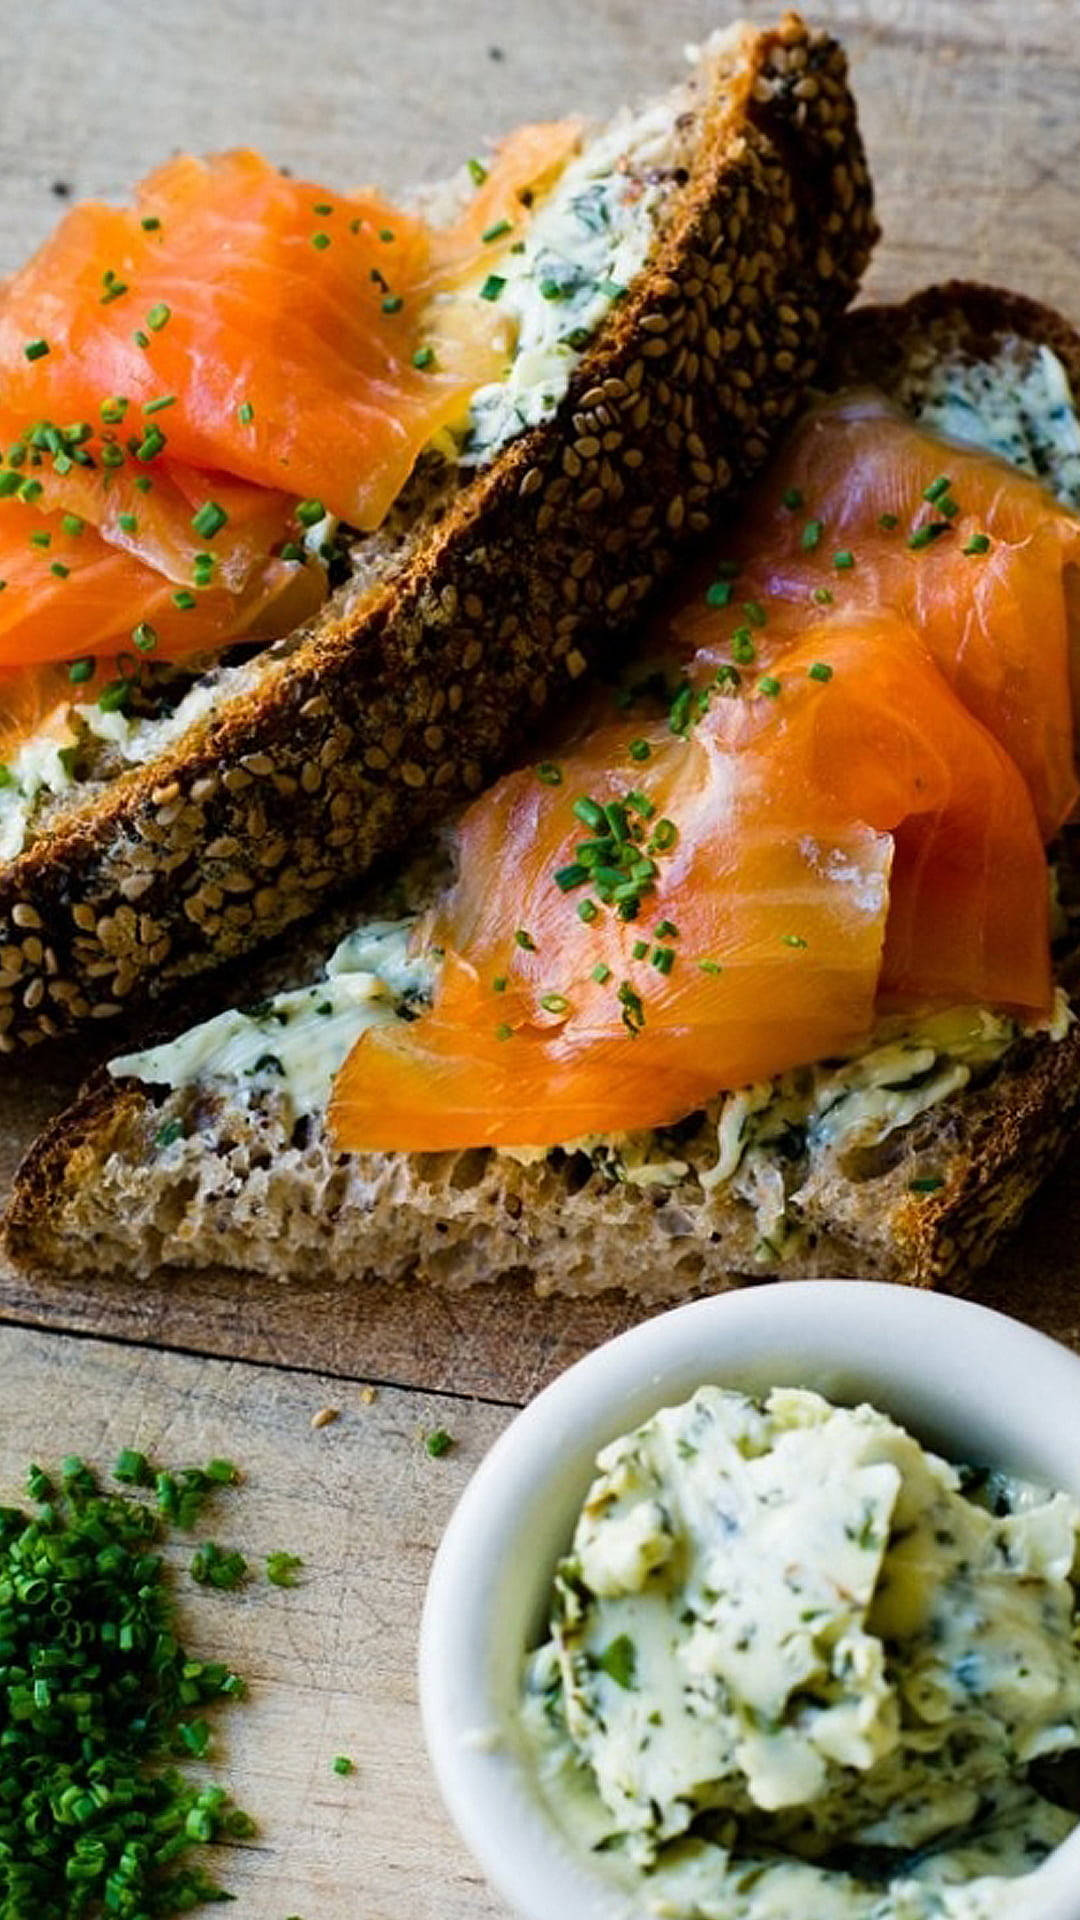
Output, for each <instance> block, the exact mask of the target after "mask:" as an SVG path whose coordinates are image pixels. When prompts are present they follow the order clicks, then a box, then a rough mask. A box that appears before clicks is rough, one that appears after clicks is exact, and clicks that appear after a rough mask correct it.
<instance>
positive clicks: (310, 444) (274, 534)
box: [0, 122, 580, 746]
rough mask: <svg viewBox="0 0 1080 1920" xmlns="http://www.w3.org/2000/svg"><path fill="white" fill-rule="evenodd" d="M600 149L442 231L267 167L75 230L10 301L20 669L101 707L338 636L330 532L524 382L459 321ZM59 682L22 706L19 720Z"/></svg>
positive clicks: (1, 435)
mask: <svg viewBox="0 0 1080 1920" xmlns="http://www.w3.org/2000/svg"><path fill="white" fill-rule="evenodd" d="M579 136H580V129H579V127H578V125H577V123H576V122H558V123H553V124H551V125H538V126H527V127H522V128H520V129H519V130H518V131H517V133H515V134H513V135H511V136H510V138H509V139H508V140H507V141H505V142H504V143H503V146H502V147H501V148H500V149H499V151H498V152H497V154H496V155H495V156H494V158H493V160H492V162H491V165H490V168H488V169H485V168H483V167H481V166H480V165H479V163H475V170H476V173H477V174H478V175H479V176H482V178H481V179H480V184H479V185H478V186H477V187H475V190H474V191H472V192H471V194H470V195H469V196H467V198H466V200H465V202H464V204H463V206H462V207H461V209H460V211H459V213H458V215H457V217H456V218H455V220H454V221H453V222H452V223H451V224H450V225H449V226H447V227H445V228H442V229H439V228H436V227H434V226H433V225H432V224H431V223H430V222H429V221H428V220H426V219H425V218H423V217H422V216H421V215H419V214H413V213H408V212H406V211H404V210H403V209H401V208H398V207H395V206H392V205H391V204H390V203H389V202H388V201H387V200H385V199H384V198H383V197H382V196H381V195H379V194H377V193H375V192H374V191H369V190H364V191H362V192H359V193H349V194H339V193H335V192H334V191H333V190H331V189H329V188H326V187H323V186H320V185H316V184H313V183H311V182H305V181H295V180H291V179H286V178H285V177H284V176H283V175H282V174H280V173H279V172H278V171H277V170H276V169H274V168H273V167H271V166H270V165H269V164H268V163H267V162H266V161H265V160H263V159H262V158H260V156H259V155H258V154H255V153H252V152H248V151H238V152H234V153H227V154H222V155H219V156H217V157H216V158H213V159H210V160H207V161H202V160H197V159H194V158H192V157H191V156H190V155H181V156H180V157H179V158H177V159H175V160H171V161H169V162H168V163H167V164H166V165H165V166H164V167H161V168H160V169H159V170H158V171H157V172H156V173H154V174H152V175H151V176H150V178H149V179H148V180H146V181H144V182H143V184H142V185H141V187H139V188H138V189H137V192H136V196H135V201H134V204H133V205H132V206H130V207H120V208H115V207H109V206H104V205H101V204H99V203H96V202H88V203H85V204H83V205H80V206H78V207H75V208H74V209H73V210H72V211H71V212H70V213H69V214H68V215H67V217H66V218H65V219H64V220H63V221H62V222H61V223H60V225H59V227H58V228H57V229H56V231H55V233H54V234H53V235H52V237H51V238H50V239H49V240H47V241H46V242H45V244H44V246H43V247H41V248H40V249H39V251H38V253H37V254H35V256H34V257H33V259H32V260H30V261H29V262H28V264H27V265H26V266H25V267H24V268H23V269H22V270H21V272H19V273H17V274H16V275H15V276H14V278H13V279H12V280H11V281H9V282H8V283H7V285H6V286H5V287H4V289H3V290H2V291H0V396H2V398H0V668H10V669H15V668H17V667H19V666H24V667H25V668H26V669H27V670H30V669H31V668H34V669H36V668H37V666H38V665H39V664H40V663H45V662H50V661H53V662H58V661H67V662H69V663H70V662H75V663H77V666H78V673H79V683H80V684H82V685H85V671H84V663H85V662H86V661H87V660H88V659H97V658H101V659H103V660H105V659H107V658H108V657H110V656H112V657H115V656H118V655H127V656H130V655H131V654H132V652H133V651H134V652H135V654H136V655H138V654H142V655H143V656H145V657H147V658H149V657H151V656H152V657H155V658H166V659H182V658H187V657H189V656H200V655H204V654H208V653H214V652H220V651H221V649H223V648H224V647H226V646H227V645H228V644H229V643H230V642H232V641H234V640H237V639H241V638H259V639H273V638H276V637H277V636H278V635H280V634H283V633H286V632H288V631H290V630H291V628H292V627H294V626H295V625H297V624H298V623H299V622H300V621H302V620H304V619H306V618H308V617H309V616H310V615H311V614H313V613H314V612H315V611H316V610H317V608H318V606H319V605H320V604H321V602H322V600H323V599H324V598H325V596H326V593H327V590H328V578H327V568H326V564H325V559H326V555H325V553H323V552H321V551H320V549H319V547H318V545H317V544H315V547H314V551H311V550H310V549H311V548H312V546H313V537H312V536H311V533H310V530H311V529H314V528H317V527H318V525H319V523H320V522H321V521H322V520H323V518H324V515H325V514H326V513H330V514H336V515H339V516H341V517H343V518H344V519H345V520H346V521H347V522H349V524H351V525H353V526H355V527H358V528H360V529H368V528H373V527H375V526H377V525H378V524H379V522H380V521H381V519H382V518H383V517H384V515H385V513H386V511H387V509H388V507H389V506H390V505H391V504H392V502H393V500H394V499H395V498H396V496H397V494H398V493H399V491H400V489H401V487H402V485H403V484H404V482H405V480H406V479H407V477H408V475H409V473H410V471H411V469H412V467H413V465H414V463H415V461H416V458H417V456H418V454H419V453H420V452H421V450H422V449H423V448H424V447H425V446H426V445H427V444H428V442H429V441H430V440H432V438H433V437H435V436H436V435H437V434H438V433H439V432H440V431H441V429H443V428H444V427H445V426H447V425H448V424H449V423H451V422H454V421H458V420H461V419H463V418H464V414H465V410H466V407H467V400H468V395H469V393H470V391H471V390H472V389H473V388H474V387H475V386H477V385H480V384H482V383H484V382H485V381H487V380H489V379H491V378H493V377H496V376H497V375H498V374H500V373H501V372H502V371H503V369H504V368H505V366H506V364H507V362H508V359H509V357H510V353H511V351H512V344H513V343H512V341H510V340H509V339H508V337H507V333H506V324H505V323H504V322H500V321H499V320H498V319H497V317H496V315H495V313H494V311H493V308H492V306H491V303H490V302H487V301H484V300H483V299H481V297H480V294H479V291H475V292H474V295H473V297H472V298H471V299H469V298H465V299H462V298H456V299H454V300H447V299H446V298H445V296H447V295H449V294H451V293H454V294H457V295H460V294H461V289H462V285H463V283H464V282H467V281H468V280H469V279H470V276H472V277H474V278H475V277H476V276H477V275H480V274H482V273H483V271H484V267H483V263H484V262H485V261H488V262H493V261H497V259H498V258H499V257H500V256H501V254H502V252H503V251H504V250H505V248H506V247H507V246H510V245H514V244H517V242H518V240H519V238H520V235H521V233H522V231H523V230H524V228H525V226H526V225H527V223H528V220H529V218H530V217H531V215H530V208H531V204H532V201H533V198H534V197H535V195H536V193H537V192H539V191H541V190H542V188H543V187H544V185H545V184H546V183H547V182H548V180H549V179H550V178H551V177H552V175H553V174H554V173H555V172H556V171H557V170H558V168H559V167H560V166H561V165H562V164H563V163H564V162H565V161H566V159H567V158H568V157H569V155H570V154H571V153H572V152H573V150H574V148H575V147H576V145H577V143H578V140H579ZM314 539H315V541H316V542H317V536H314ZM109 670H110V671H112V669H109ZM54 679H57V680H62V676H45V682H42V681H41V680H40V679H36V680H35V682H34V688H33V690H32V694H33V697H31V698H29V699H27V700H26V701H20V700H19V699H18V698H16V697H15V695H14V692H13V690H12V689H11V688H10V685H9V696H10V698H9V719H10V716H11V715H14V714H15V713H16V712H19V711H25V712H26V713H30V712H32V711H34V710H35V707H36V703H37V697H38V689H39V687H40V685H41V684H45V683H47V684H49V685H52V684H53V681H54ZM9 733H10V727H9ZM9 746H10V741H9Z"/></svg>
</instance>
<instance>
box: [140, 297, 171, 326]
mask: <svg viewBox="0 0 1080 1920" xmlns="http://www.w3.org/2000/svg"><path fill="white" fill-rule="evenodd" d="M171 319H172V308H171V307H167V306H166V304H165V302H164V300H159V301H158V304H157V306H156V307H151V309H150V311H149V313H148V314H147V316H146V324H147V326H148V327H149V329H150V331H151V333H160V332H161V329H162V327H164V326H167V325H168V323H169V321H170V320H171Z"/></svg>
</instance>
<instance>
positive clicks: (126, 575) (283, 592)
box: [0, 508, 326, 698]
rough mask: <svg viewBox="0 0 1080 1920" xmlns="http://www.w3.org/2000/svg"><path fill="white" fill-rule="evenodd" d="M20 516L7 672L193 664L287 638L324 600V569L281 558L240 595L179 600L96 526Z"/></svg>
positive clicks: (8, 566) (2, 620) (11, 564)
mask: <svg viewBox="0 0 1080 1920" xmlns="http://www.w3.org/2000/svg"><path fill="white" fill-rule="evenodd" d="M20 511H21V515H22V518H23V521H24V526H23V527H22V528H21V529H20V532H21V534H22V537H21V539H18V540H14V541H11V542H10V543H9V544H8V546H7V549H6V550H2V549H0V566H2V567H3V568H4V569H5V573H4V587H3V591H2V592H0V667H7V668H17V667H30V666H33V665H36V664H38V663H42V662H46V661H63V660H65V659H66V660H67V661H68V662H71V661H72V658H73V656H76V657H77V659H78V660H79V661H80V662H81V661H82V660H84V659H87V658H92V657H97V656H109V657H114V656H117V655H119V654H126V655H127V657H128V659H129V661H130V662H131V663H132V670H134V667H135V666H137V664H138V661H139V659H140V657H142V658H143V659H149V658H153V659H173V660H180V659H186V658H188V657H189V656H192V655H197V654H201V653H205V652H207V651H216V650H218V649H220V648H221V647H223V646H225V645H226V644H228V643H230V642H232V641H235V640H238V639H241V638H244V637H246V636H251V637H255V638H259V639H264V640H269V639H273V638H275V637H276V636H277V635H279V634H282V633H289V632H291V630H292V628H293V627H295V626H298V625H299V624H300V623H301V622H302V621H303V620H306V619H309V618H310V617H311V616H312V615H313V614H314V613H316V612H317V611H318V609H319V607H320V605H321V604H322V601H323V599H324V598H325V594H326V575H325V573H324V571H323V569H322V568H321V567H320V566H318V565H310V564H309V565H307V566H298V565H296V564H295V563H293V562H290V561H287V560H282V559H275V558H273V557H269V558H266V559H263V560H261V561H260V562H259V563H258V564H257V565H256V566H255V567H254V568H253V569H252V571H251V572H250V573H249V575H248V578H247V580H246V582H245V584H244V586H243V587H242V588H241V589H240V591H239V592H236V593H230V592H228V591H226V590H225V589H224V588H214V587H209V588H206V589H204V590H203V591H201V592H199V593H185V592H184V591H183V590H181V591H180V593H179V594H178V593H177V591H176V590H175V589H174V587H173V584H172V581H171V580H170V579H169V578H167V577H166V576H165V575H163V574H161V573H159V572H157V571H156V570H155V569H154V568H153V567H149V566H146V565H145V564H144V563H143V562H142V561H141V560H137V559H135V558H134V557H133V556H132V555H131V554H130V553H126V552H124V551H123V549H122V548H119V547H115V546H111V545H110V544H109V543H108V541H106V540H103V539H102V538H101V536H100V534H98V533H97V531H96V530H95V528H93V527H92V526H90V525H89V524H87V525H84V526H83V527H81V528H79V530H78V531H71V530H69V528H68V527H67V526H65V521H69V520H70V516H68V515H64V514H40V513H36V512H34V511H33V510H32V509H27V508H21V509H20ZM73 614H74V616H75V617H73ZM79 697H80V698H81V697H82V696H81V695H80V696H79Z"/></svg>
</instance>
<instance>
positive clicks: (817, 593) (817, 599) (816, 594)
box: [810, 587, 833, 607]
mask: <svg viewBox="0 0 1080 1920" xmlns="http://www.w3.org/2000/svg"><path fill="white" fill-rule="evenodd" d="M810 598H811V599H812V600H813V601H814V603H815V605H817V606H819V607H831V606H832V603H833V596H832V594H831V593H830V592H829V589H828V587H815V588H814V591H813V593H812V594H811V596H810Z"/></svg>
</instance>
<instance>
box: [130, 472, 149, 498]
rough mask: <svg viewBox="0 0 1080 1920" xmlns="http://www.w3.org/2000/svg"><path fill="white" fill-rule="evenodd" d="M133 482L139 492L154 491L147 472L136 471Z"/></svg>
mask: <svg viewBox="0 0 1080 1920" xmlns="http://www.w3.org/2000/svg"><path fill="white" fill-rule="evenodd" d="M134 484H135V485H136V486H137V487H138V489H139V492H140V493H153V491H154V483H153V481H152V480H151V478H150V475H149V474H148V473H137V474H136V475H135V482H134Z"/></svg>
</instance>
